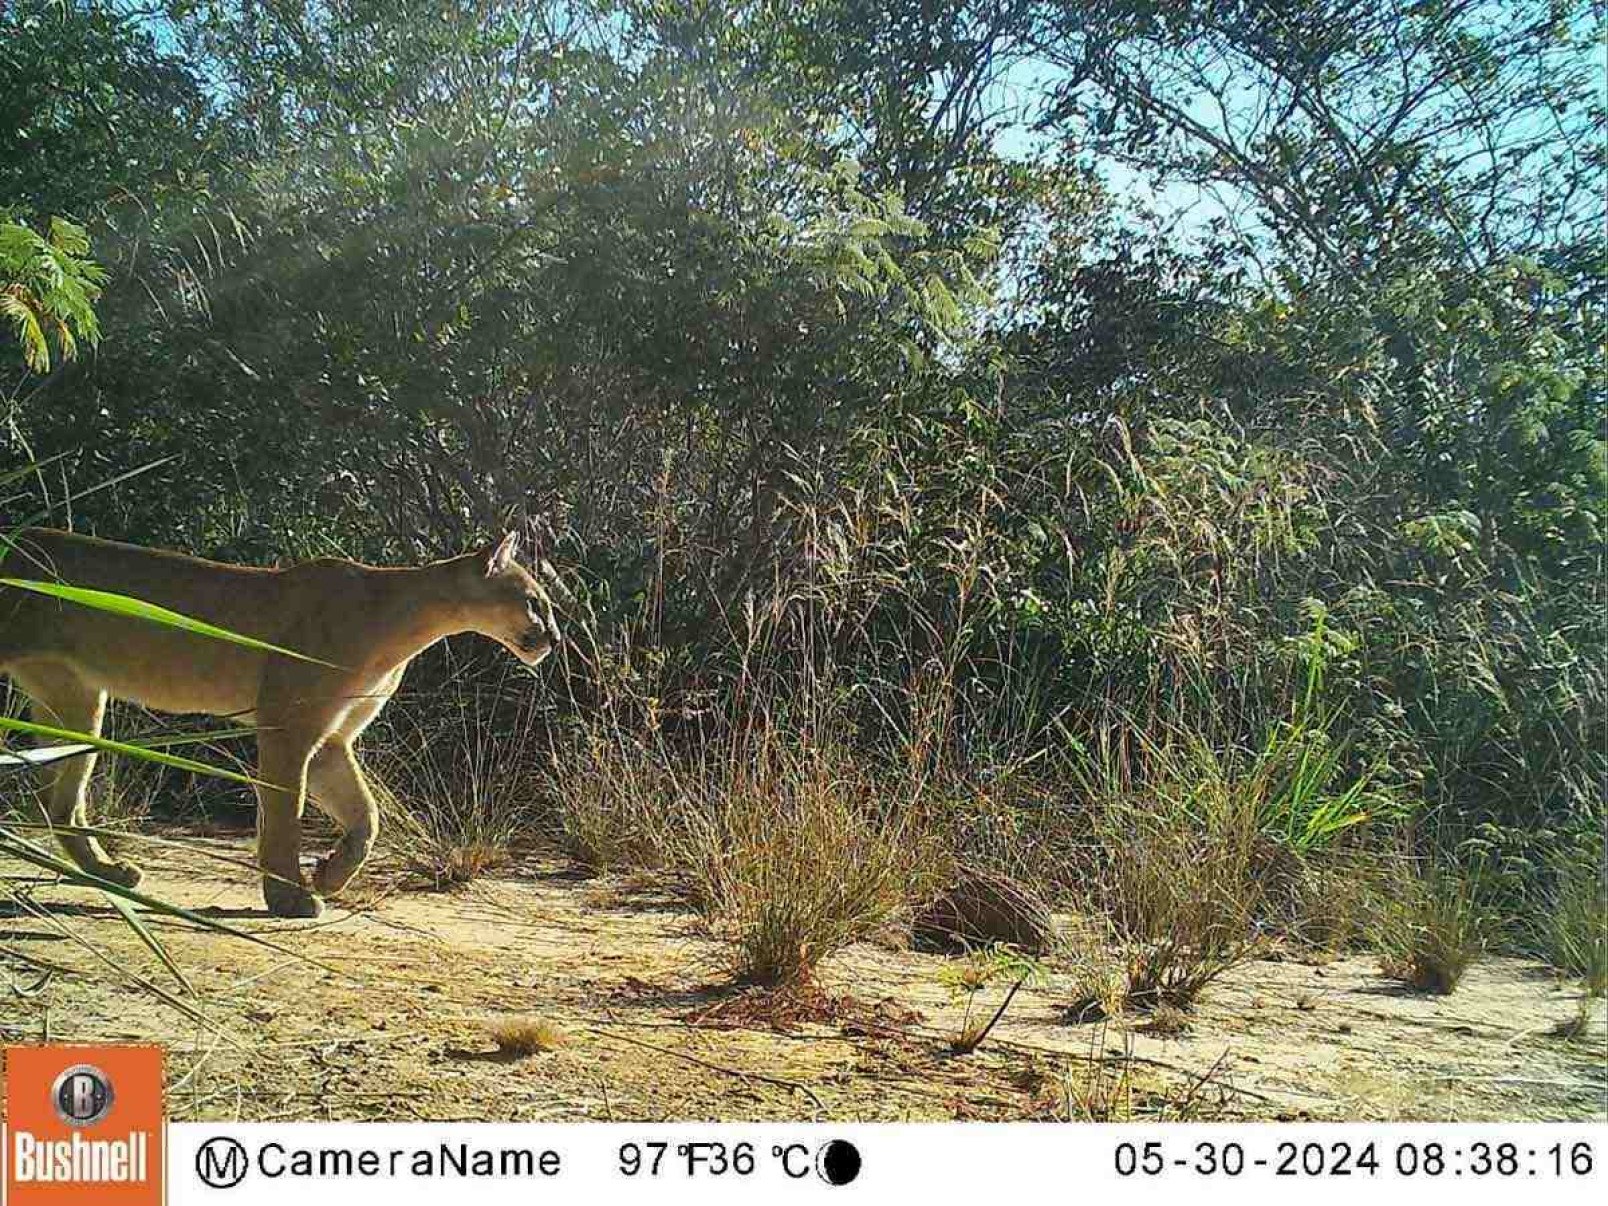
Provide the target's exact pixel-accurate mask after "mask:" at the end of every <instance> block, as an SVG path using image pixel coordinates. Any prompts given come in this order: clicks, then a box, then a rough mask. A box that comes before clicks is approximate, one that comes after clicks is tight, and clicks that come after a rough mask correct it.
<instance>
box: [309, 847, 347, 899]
mask: <svg viewBox="0 0 1608 1206" xmlns="http://www.w3.org/2000/svg"><path fill="white" fill-rule="evenodd" d="M354 870H355V868H354V867H353V866H352V865H351V862H350V860H348V859H343V858H338V857H337V856H336V855H333V854H331V855H330V856H329V857H327V858H323V859H320V860H319V863H318V866H316V867H314V868H313V890H314V891H315V892H317V893H318V894H319V895H321V896H334V895H335V894H336V893H337V892H339V891H340V890H341V889H342V888H344V887H345V886H346V881H347V880H349V879H351V878H352V872H353V871H354Z"/></svg>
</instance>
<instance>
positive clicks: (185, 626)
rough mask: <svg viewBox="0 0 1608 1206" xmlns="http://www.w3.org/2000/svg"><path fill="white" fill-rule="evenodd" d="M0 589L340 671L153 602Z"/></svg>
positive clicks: (92, 593)
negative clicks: (177, 629) (146, 621)
mask: <svg viewBox="0 0 1608 1206" xmlns="http://www.w3.org/2000/svg"><path fill="white" fill-rule="evenodd" d="M0 586H10V587H13V588H15V589H17V590H31V591H33V592H34V593H35V594H40V595H50V596H52V597H54V598H57V599H64V600H66V601H67V602H69V603H77V604H80V605H81V606H84V607H93V608H94V609H95V610H97V611H106V612H111V613H112V614H113V615H120V616H128V617H130V618H131V619H136V620H149V621H150V622H151V623H153V624H165V625H167V626H168V627H169V628H179V629H182V630H184V631H185V632H190V633H194V634H195V635H197V636H205V637H212V638H214V639H215V640H219V641H228V642H230V643H231V644H235V645H243V646H245V647H246V648H247V649H260V650H262V651H263V652H265V653H278V654H281V655H283V656H284V657H293V658H295V659H297V660H298V661H303V662H313V663H315V664H316V665H320V666H328V667H330V668H331V669H333V670H339V669H340V667H339V666H337V665H336V664H335V663H334V662H326V661H324V660H323V659H322V658H316V657H308V656H307V655H306V654H305V653H297V652H296V651H295V650H294V649H286V648H284V647H283V646H281V645H272V644H269V643H268V642H267V641H259V640H257V639H256V638H255V637H248V636H241V635H240V634H239V633H235V632H230V631H229V630H228V629H227V628H219V627H218V626H217V625H216V624H208V623H207V622H206V621H205V620H197V619H195V618H193V617H191V616H187V615H183V614H181V613H179V612H176V611H170V610H169V609H168V608H166V607H158V606H157V605H156V604H154V603H144V602H141V601H140V600H139V599H131V598H129V597H128V596H127V595H117V594H113V593H112V592H110V591H104V590H91V589H89V588H87V587H83V586H68V585H67V584H66V583H62V582H30V581H25V580H23V579H20V578H0Z"/></svg>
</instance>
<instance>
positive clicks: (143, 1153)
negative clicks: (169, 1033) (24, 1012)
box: [4, 1047, 165, 1206]
mask: <svg viewBox="0 0 1608 1206" xmlns="http://www.w3.org/2000/svg"><path fill="white" fill-rule="evenodd" d="M4 1055H5V1077H4V1080H5V1104H6V1131H5V1170H6V1173H5V1196H4V1201H5V1206H161V1203H162V1201H163V1184H162V1174H163V1138H164V1134H165V1132H164V1130H163V1114H162V1049H161V1048H160V1047H7V1048H5V1049H4Z"/></svg>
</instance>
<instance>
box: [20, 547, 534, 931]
mask: <svg viewBox="0 0 1608 1206" xmlns="http://www.w3.org/2000/svg"><path fill="white" fill-rule="evenodd" d="M516 552H517V542H516V540H515V538H514V536H513V535H512V534H511V533H510V534H509V535H507V536H505V537H503V539H502V540H501V541H499V542H498V543H497V544H495V545H494V546H492V547H490V548H488V549H485V550H482V551H479V552H475V553H468V554H465V555H464V556H461V557H455V558H452V559H450V560H447V561H438V562H435V563H433V564H430V565H424V566H419V567H415V568H381V567H377V566H370V565H362V564H359V563H357V562H353V561H344V560H339V559H335V558H321V559H319V560H316V561H308V562H305V563H303V564H300V565H295V566H291V567H289V568H286V569H258V568H253V567H249V566H240V565H226V564H223V563H221V562H216V561H204V560H202V559H200V558H197V557H189V556H185V555H183V554H180V553H168V552H159V551H156V550H153V549H145V548H140V547H137V546H135V545H128V544H117V543H114V542H112V541H107V540H97V539H94V538H92V537H88V536H79V535H76V534H73V533H69V532H59V531H54V530H51V529H46V528H33V529H29V530H28V531H26V532H24V533H22V534H21V535H20V536H18V537H16V538H14V540H13V541H12V542H11V547H9V548H0V577H7V578H15V579H27V580H34V581H48V582H61V583H67V584H69V585H72V586H80V587H89V588H93V589H96V590H102V591H111V592H114V593H117V594H122V595H128V596H131V597H133V598H136V599H140V600H143V601H145V602H148V603H155V604H158V605H160V606H162V607H166V608H169V609H171V610H173V611H176V612H180V613H181V614H183V615H186V616H190V617H193V618H195V619H198V620H205V621H206V622H208V623H210V624H215V625H217V626H219V627H222V628H225V629H228V630H229V631H230V632H234V633H238V634H240V635H243V636H248V637H255V638H257V639H258V640H263V641H268V642H270V643H272V644H275V645H279V646H282V647H284V648H286V649H292V650H295V651H296V652H298V653H301V654H304V655H306V657H308V658H316V659H319V660H318V661H317V662H313V661H304V660H300V659H297V658H291V657H286V656H284V655H281V654H276V653H264V652H259V651H255V650H251V649H247V648H243V647H241V646H239V645H235V644H230V643H228V642H225V641H221V640H217V639H213V638H209V637H202V636H195V635H191V634H189V633H185V632H181V631H178V630H175V629H173V628H168V627H163V626H161V625H158V624H155V623H152V622H150V621H146V620H139V619H132V618H127V617H122V616H118V615H114V614H110V613H108V612H105V611H100V610H96V609H93V608H89V607H84V606H81V605H79V604H75V603H68V602H63V601H61V600H57V599H53V598H49V597H46V596H43V595H39V594H37V593H34V592H30V591H23V590H18V589H14V588H6V587H0V673H5V674H7V675H9V676H10V678H11V680H12V682H13V683H15V684H16V685H17V686H18V687H20V688H21V690H22V691H23V693H24V694H25V695H26V696H28V699H29V702H30V705H31V706H30V711H31V714H32V716H33V718H34V719H35V720H36V721H38V722H39V723H42V724H50V725H54V726H56V727H59V728H63V729H71V730H74V731H76V732H83V733H90V734H94V735H99V733H100V728H101V723H102V720H103V719H104V716H105V712H106V704H107V701H108V699H122V700H129V701H131V702H134V703H139V704H143V705H145V706H146V707H150V708H154V709H157V710H159V711H164V712H200V713H207V714H210V715H213V716H225V717H230V718H232V719H236V720H239V721H241V722H243V723H248V724H255V725H256V726H257V748H258V773H257V778H259V779H260V780H261V781H262V784H263V786H260V787H259V788H258V790H257V797H258V813H257V821H258V834H257V852H258V862H259V863H260V865H261V867H262V871H263V892H264V896H265V898H266V900H267V902H268V907H269V908H270V909H271V910H272V911H273V912H275V913H278V914H281V915H284V916H302V917H306V916H317V915H318V913H319V911H320V909H321V902H320V899H319V894H328V893H333V892H337V891H339V890H340V889H341V888H342V887H344V886H345V885H346V883H347V882H348V881H349V880H350V879H351V877H352V876H353V875H354V874H356V872H357V870H358V868H359V867H361V866H362V864H363V861H364V860H365V859H366V858H367V857H368V854H369V851H370V849H371V848H372V847H373V844H374V838H375V834H376V832H377V830H378V826H379V816H378V813H377V810H376V807H375V803H374V796H373V793H372V792H371V791H370V790H369V786H368V784H367V782H366V781H365V779H364V776H363V769H362V766H361V765H360V764H359V762H358V759H357V754H356V752H355V749H354V743H355V742H356V740H357V737H358V735H359V734H360V733H362V731H363V730H364V728H366V727H367V726H368V725H369V724H370V723H371V722H372V721H373V720H374V718H375V717H376V716H377V715H379V712H380V709H381V708H383V707H384V706H385V703H386V701H387V700H389V699H390V698H391V695H392V694H393V693H394V692H395V690H396V688H397V684H398V683H399V682H400V681H401V679H402V673H403V671H404V670H405V669H406V668H407V665H408V663H409V662H410V661H411V660H412V659H413V658H414V657H415V656H417V655H418V654H419V653H420V652H421V651H423V650H424V649H426V648H428V647H429V646H430V645H432V644H434V643H435V642H436V641H438V640H440V639H441V638H442V637H445V636H448V635H450V634H452V633H457V632H478V633H482V634H484V635H485V636H489V637H491V638H493V639H494V640H497V641H499V642H501V643H502V644H503V645H505V646H506V647H507V648H508V649H509V650H511V651H512V652H513V653H514V654H515V655H516V656H518V657H519V658H520V659H521V660H522V661H524V662H525V663H526V664H528V665H535V664H536V663H537V662H539V661H540V660H541V659H542V658H543V657H545V656H546V654H547V653H548V651H549V650H550V649H551V648H552V645H553V643H554V642H555V641H557V640H558V627H557V623H556V620H555V618H554V616H553V613H552V609H551V606H550V604H549V603H548V600H547V596H546V594H545V593H544V592H543V590H542V588H541V586H540V585H539V584H538V583H537V582H536V580H535V579H534V578H533V577H532V576H531V575H530V574H529V573H527V572H526V571H525V570H524V569H523V568H521V567H520V566H519V565H518V563H517V562H516V560H515V554H516ZM320 663H330V664H328V665H324V664H320ZM94 762H95V756H94V754H93V753H90V754H84V755H81V756H78V757H74V758H70V759H65V760H62V761H58V762H54V763H52V764H50V765H49V766H47V767H45V768H43V772H42V773H43V775H44V780H45V786H46V796H47V802H48V803H47V807H48V810H49V814H50V818H51V822H52V823H53V824H57V825H70V826H79V827H82V826H84V825H85V824H87V822H88V816H87V812H86V808H85V803H86V789H87V787H88V784H89V778H90V773H91V772H92V770H93V769H94ZM309 798H310V799H312V800H313V802H314V803H315V804H317V805H318V806H319V807H320V808H321V809H323V810H324V811H325V812H327V813H328V814H329V815H330V816H331V817H333V818H334V819H335V821H336V822H337V823H338V824H339V825H340V826H341V829H342V837H341V840H340V842H339V844H338V845H337V846H336V847H335V849H334V850H332V851H330V853H329V854H328V855H327V856H326V857H325V858H324V859H323V860H322V861H321V862H320V863H319V864H318V867H317V869H316V870H315V871H314V873H313V876H312V882H311V885H309V884H307V883H306V882H305V881H304V879H303V877H302V873H301V869H300V852H301V825H300V818H301V812H302V806H303V803H304V802H305V801H306V800H307V799H309ZM60 837H61V842H62V845H63V847H64V848H65V849H66V850H67V852H68V854H69V855H70V856H71V857H72V858H73V859H74V861H76V862H77V863H78V864H79V865H80V866H81V867H83V868H84V869H85V870H86V871H89V872H90V873H92V874H94V875H98V876H100V877H102V878H104V879H108V880H111V881H114V882H117V883H121V884H126V885H130V886H132V885H133V884H135V883H137V882H138V880H139V878H140V871H139V869H138V868H137V867H135V866H133V865H132V864H131V863H128V862H126V861H115V862H114V861H112V860H111V859H109V858H108V857H107V856H106V853H105V851H104V850H102V849H101V847H100V845H99V843H98V842H96V841H95V840H94V838H92V837H87V836H82V835H70V834H63V835H60Z"/></svg>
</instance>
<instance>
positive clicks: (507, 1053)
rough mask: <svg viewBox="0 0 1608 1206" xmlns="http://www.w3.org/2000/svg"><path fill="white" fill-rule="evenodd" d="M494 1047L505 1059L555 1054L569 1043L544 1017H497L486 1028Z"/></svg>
mask: <svg viewBox="0 0 1608 1206" xmlns="http://www.w3.org/2000/svg"><path fill="white" fill-rule="evenodd" d="M487 1030H488V1032H489V1033H490V1035H491V1039H492V1041H493V1042H494V1043H496V1044H497V1054H499V1055H501V1056H504V1057H506V1058H508V1059H525V1058H527V1057H529V1056H532V1055H541V1054H543V1053H544V1052H548V1051H556V1050H558V1049H559V1048H560V1047H562V1046H564V1045H565V1044H566V1043H568V1042H569V1041H570V1039H569V1035H568V1034H567V1033H566V1032H565V1031H564V1030H563V1029H562V1028H561V1027H559V1026H558V1025H557V1024H556V1023H554V1022H549V1021H548V1020H547V1019H546V1018H538V1017H531V1016H520V1017H510V1018H500V1019H498V1020H497V1021H495V1022H492V1023H491V1024H490V1025H489V1026H488V1027H487Z"/></svg>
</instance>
